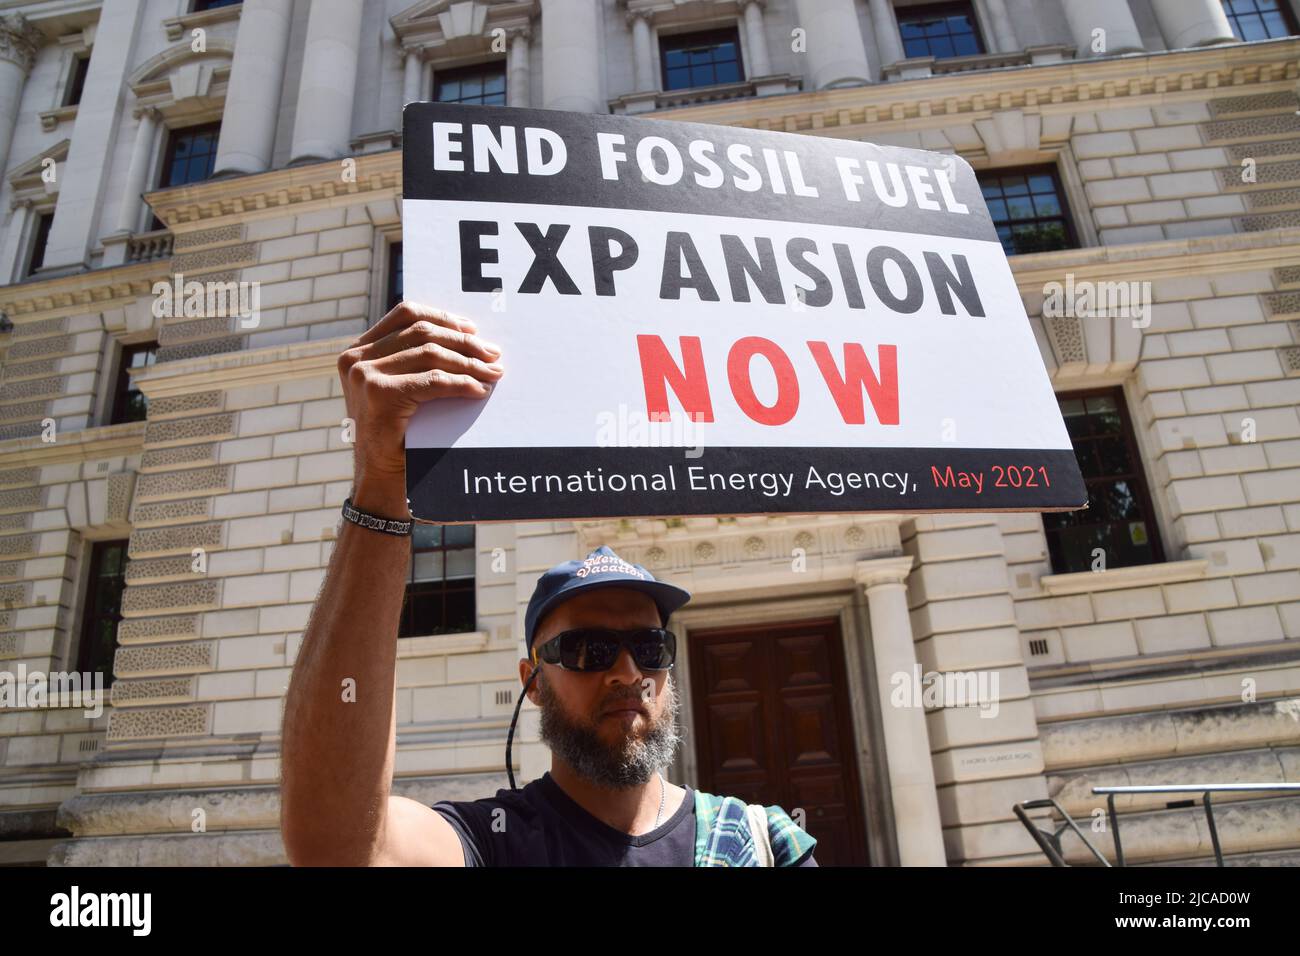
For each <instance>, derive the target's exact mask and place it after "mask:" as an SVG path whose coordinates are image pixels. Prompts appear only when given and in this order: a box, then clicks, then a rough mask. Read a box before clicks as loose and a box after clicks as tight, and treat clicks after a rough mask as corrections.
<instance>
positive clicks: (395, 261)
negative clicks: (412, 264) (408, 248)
mask: <svg viewBox="0 0 1300 956" xmlns="http://www.w3.org/2000/svg"><path fill="white" fill-rule="evenodd" d="M387 288H388V295H387V297H386V299H385V301H386V302H387V303H388V305H387V306H386V308H385V311H389V310H391V309H392V308H393V307H394V306H395V305H397V303H399V302H401V301H402V244H401V243H400V242H394V243H393V244H392V245H390V246H389V247H388V287H387Z"/></svg>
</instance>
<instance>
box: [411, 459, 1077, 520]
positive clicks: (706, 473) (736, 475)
mask: <svg viewBox="0 0 1300 956" xmlns="http://www.w3.org/2000/svg"><path fill="white" fill-rule="evenodd" d="M693 451H694V450H693V449H683V448H533V449H529V451H528V454H527V456H521V455H520V454H519V452H518V450H517V449H513V448H446V449H441V448H439V449H433V448H421V449H415V450H413V451H411V452H410V453H409V454H408V455H407V463H406V468H407V485H408V487H409V488H411V489H413V491H414V493H413V494H411V495H410V498H411V500H412V501H416V500H421V501H438V502H442V503H443V504H442V505H441V506H440V507H439V511H438V513H439V514H441V515H444V516H445V519H444V520H446V521H448V522H469V521H491V520H512V519H513V520H524V519H527V518H532V517H535V516H536V515H537V513H538V510H539V509H540V510H541V511H542V512H543V513H545V514H547V515H549V516H551V517H553V518H557V519H562V518H610V517H627V518H630V517H649V516H653V515H662V514H664V513H665V508H666V507H671V508H672V509H673V512H674V513H675V514H678V515H712V514H725V515H746V514H766V513H769V512H776V511H781V512H795V513H797V512H822V511H833V512H853V511H906V512H921V511H974V510H994V511H1026V510H1039V509H1043V508H1051V507H1052V503H1053V502H1055V501H1059V500H1060V499H1061V496H1068V497H1069V498H1070V499H1073V500H1077V499H1079V498H1081V497H1086V492H1085V491H1084V488H1083V482H1082V481H1081V479H1080V477H1079V471H1078V466H1077V464H1076V460H1075V457H1074V453H1073V452H1070V451H1042V450H1016V449H997V450H993V449H978V448H974V449H972V448H960V449H952V450H951V451H946V452H945V451H943V450H940V449H934V448H875V449H871V450H864V449H861V448H709V449H707V450H704V449H701V450H700V451H701V454H699V455H697V456H693V454H692V453H693ZM521 466H525V467H522V468H521Z"/></svg>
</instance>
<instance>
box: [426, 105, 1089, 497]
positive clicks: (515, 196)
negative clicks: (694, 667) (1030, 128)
mask: <svg viewBox="0 0 1300 956" xmlns="http://www.w3.org/2000/svg"><path fill="white" fill-rule="evenodd" d="M402 162H403V183H404V185H403V188H404V194H403V208H402V216H403V276H404V286H405V295H406V298H407V300H408V301H412V302H418V303H420V304H423V305H429V306H433V307H436V308H441V309H445V310H447V311H450V312H453V313H457V314H460V315H464V316H467V317H469V318H471V319H473V320H474V322H475V323H476V324H477V325H478V327H479V330H480V334H481V335H482V336H483V337H484V338H486V339H489V340H491V341H493V342H496V343H498V344H499V345H500V346H501V359H500V362H501V365H502V366H503V367H504V369H505V374H504V375H503V377H502V378H501V379H500V380H499V381H498V382H497V383H496V384H495V386H494V388H493V390H492V393H491V395H490V396H488V397H487V398H485V399H438V400H434V401H429V402H426V403H424V404H423V405H422V406H421V407H420V408H419V409H418V410H417V411H416V413H415V415H414V416H413V418H412V420H411V423H410V425H409V427H408V429H407V433H406V449H407V488H408V497H409V499H410V504H411V511H412V514H414V515H415V517H416V518H417V519H420V520H423V521H432V522H468V521H476V522H478V521H520V520H530V519H552V518H583V517H630V516H637V517H649V516H675V515H700V514H758V513H769V512H785V513H800V512H803V513H807V512H854V511H894V512H918V511H970V510H992V511H1010V510H1063V509H1069V508H1077V507H1081V506H1082V505H1083V503H1084V502H1085V501H1086V498H1087V493H1086V489H1085V488H1084V485H1083V480H1082V478H1081V476H1080V474H1079V470H1078V466H1077V464H1076V461H1075V457H1074V453H1073V451H1072V448H1071V444H1070V440H1069V436H1068V434H1067V433H1066V430H1065V426H1064V423H1063V422H1062V420H1061V414H1060V410H1059V408H1058V406H1057V403H1056V399H1055V396H1054V394H1053V391H1052V388H1051V384H1050V382H1049V381H1048V378H1047V374H1046V371H1045V369H1044V366H1043V359H1042V355H1041V353H1040V351H1039V347H1038V344H1037V341H1036V339H1035V337H1034V334H1033V331H1032V329H1031V327H1030V324H1029V320H1028V318H1027V317H1026V315H1025V311H1024V306H1023V304H1022V301H1021V298H1020V293H1019V290H1018V289H1017V287H1016V284H1015V281H1014V278H1013V277H1012V274H1011V271H1010V268H1009V266H1008V264H1007V260H1006V256H1005V254H1004V252H1003V249H1002V246H1001V243H1000V241H999V239H998V236H997V233H996V231H995V229H994V227H993V224H992V220H991V218H990V216H989V213H988V209H987V207H986V206H985V203H984V200H983V197H982V193H981V190H980V187H979V183H978V181H977V180H976V178H975V174H974V172H973V171H972V170H971V168H970V166H969V164H967V163H966V162H965V161H964V160H962V159H960V158H958V157H955V156H951V155H944V154H939V153H931V152H926V151H922V150H913V149H904V148H898V147H886V146H876V145H873V144H870V143H863V142H858V141H853V140H841V139H834V138H831V137H827V136H798V135H792V134H788V133H777V132H771V131H765V130H754V129H745V128H736V127H718V126H705V125H701V124H696V123H678V122H671V121H667V120H662V119H653V120H651V119H634V118H628V117H622V116H602V115H588V114H579V113H570V112H564V111H555V110H521V109H511V108H505V107H472V106H462V105H458V104H437V103H417V104H411V105H410V106H408V107H407V108H406V110H405V113H404V139H403V157H402Z"/></svg>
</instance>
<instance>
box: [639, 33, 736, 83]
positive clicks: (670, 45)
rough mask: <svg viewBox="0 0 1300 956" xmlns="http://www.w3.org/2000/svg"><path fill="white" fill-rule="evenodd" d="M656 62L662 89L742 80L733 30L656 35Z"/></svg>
mask: <svg viewBox="0 0 1300 956" xmlns="http://www.w3.org/2000/svg"><path fill="white" fill-rule="evenodd" d="M659 62H660V66H661V68H662V70H663V83H664V89H665V90H688V89H690V88H692V87H695V86H714V85H716V84H718V83H739V82H740V81H741V80H743V79H744V78H745V69H744V65H743V64H742V63H741V62H740V34H739V33H737V32H736V28H735V27H727V28H724V29H721V30H705V31H700V32H696V33H673V34H669V35H667V36H660V37H659Z"/></svg>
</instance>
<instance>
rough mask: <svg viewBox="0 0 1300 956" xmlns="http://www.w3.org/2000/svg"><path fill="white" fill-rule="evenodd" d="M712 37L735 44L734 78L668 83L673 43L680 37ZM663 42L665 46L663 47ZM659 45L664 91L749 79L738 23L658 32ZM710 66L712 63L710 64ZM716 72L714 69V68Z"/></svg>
mask: <svg viewBox="0 0 1300 956" xmlns="http://www.w3.org/2000/svg"><path fill="white" fill-rule="evenodd" d="M705 37H714V38H717V39H718V40H723V39H725V40H728V41H730V42H732V43H734V44H735V46H736V72H737V73H738V74H739V75H738V76H737V78H736V79H734V80H722V81H719V82H714V83H705V84H695V83H692V84H690V85H689V86H671V85H669V83H668V54H669V53H673V52H675V48H674V43H675V41H677V40H682V39H694V40H695V41H696V42H700V41H701V40H702V38H705ZM665 43H666V44H667V48H665ZM658 45H659V87H660V90H661V91H662V92H664V93H680V92H683V91H685V90H703V89H708V88H709V87H711V86H731V85H734V84H736V83H745V82H748V80H749V74H748V72H747V71H746V69H745V48H744V46H743V45H742V44H741V41H740V25H739V24H738V23H730V24H726V25H723V26H715V27H707V28H705V29H702V30H683V31H680V32H677V33H660V34H659V36H658ZM710 65H711V66H712V65H714V64H710ZM714 72H715V73H716V72H717V71H716V69H715V70H714Z"/></svg>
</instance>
